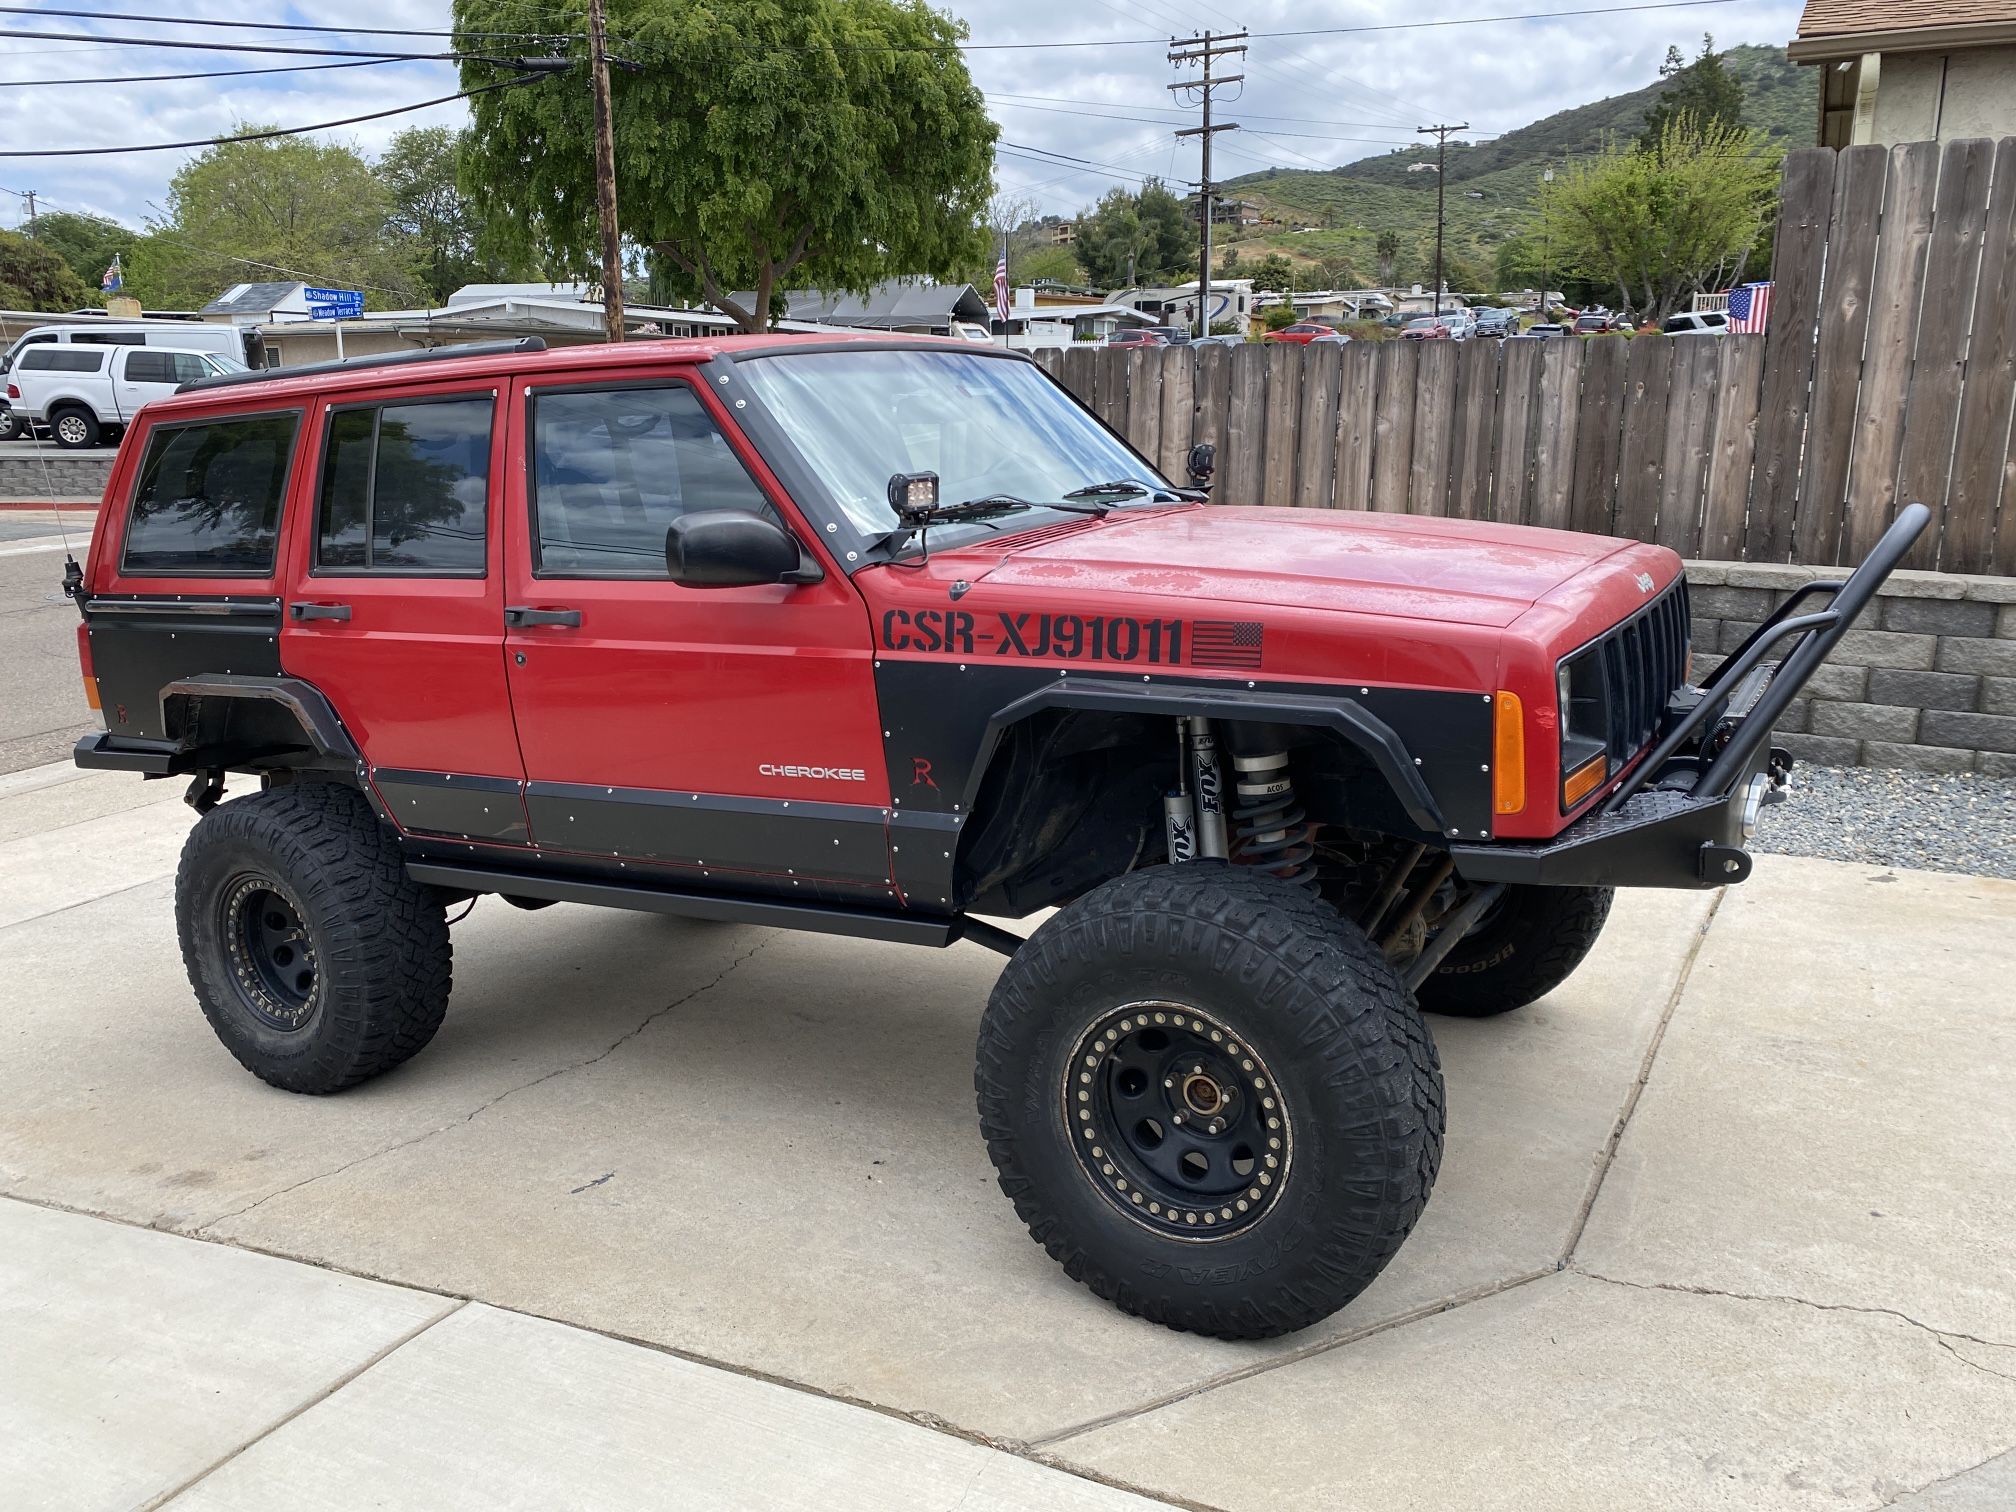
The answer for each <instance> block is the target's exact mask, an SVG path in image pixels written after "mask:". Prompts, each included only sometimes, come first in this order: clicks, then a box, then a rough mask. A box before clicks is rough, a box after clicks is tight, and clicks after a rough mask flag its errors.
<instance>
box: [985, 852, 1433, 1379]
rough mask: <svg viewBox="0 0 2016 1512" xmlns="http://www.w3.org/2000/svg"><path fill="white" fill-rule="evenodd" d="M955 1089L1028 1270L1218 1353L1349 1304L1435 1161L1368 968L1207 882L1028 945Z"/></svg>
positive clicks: (1416, 1069) (1392, 983)
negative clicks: (1018, 1229)
mask: <svg viewBox="0 0 2016 1512" xmlns="http://www.w3.org/2000/svg"><path fill="white" fill-rule="evenodd" d="M1123 1025H1125V1026H1127V1027H1124V1028H1123V1027H1122V1026H1123ZM1130 1078H1131V1079H1132V1080H1131V1082H1130ZM974 1081H975V1086H976V1089H977V1091H978V1094H979V1104H980V1123H981V1129H982V1132H983V1133H984V1134H985V1136H986V1139H987V1153H988V1155H989V1156H990V1157H991V1158H992V1160H993V1162H994V1166H995V1170H996V1171H997V1172H998V1174H999V1177H1000V1182H1001V1189H1002V1191H1004V1192H1005V1193H1007V1195H1008V1197H1009V1199H1010V1200H1011V1201H1012V1202H1013V1203H1014V1204H1015V1211H1016V1213H1017V1214H1018V1215H1019V1216H1020V1217H1021V1219H1022V1221H1023V1222H1024V1223H1026V1224H1027V1225H1028V1226H1029V1232H1030V1234H1031V1235H1032V1236H1033V1237H1034V1238H1035V1239H1036V1241H1037V1243H1039V1244H1041V1245H1042V1246H1043V1247H1044V1248H1045V1249H1046V1250H1048V1251H1049V1253H1050V1256H1051V1258H1052V1259H1054V1260H1056V1261H1057V1262H1058V1263H1059V1264H1060V1265H1062V1266H1063V1267H1064V1270H1065V1272H1066V1273H1067V1274H1068V1275H1070V1276H1071V1277H1072V1278H1073V1279H1074V1280H1077V1281H1080V1282H1082V1283H1084V1284H1085V1285H1086V1286H1087V1287H1089V1288H1091V1290H1092V1291H1094V1292H1096V1293H1097V1294H1098V1295H1099V1296H1101V1297H1104V1298H1106V1299H1107V1300H1109V1301H1111V1302H1113V1303H1115V1304H1117V1305H1118V1306H1119V1307H1120V1308H1122V1309H1123V1310H1125V1311H1127V1312H1130V1313H1135V1314H1137V1315H1139V1316H1141V1317H1143V1318H1147V1319H1150V1320H1152V1321H1154V1322H1157V1323H1161V1324H1165V1325H1167V1326H1168V1327H1170V1328H1177V1329H1184V1330H1188V1331H1191V1332H1195V1333H1204V1334H1213V1335H1216V1336H1217V1337H1219V1338H1226V1339H1257V1338H1268V1337H1271V1336H1273V1335H1276V1334H1283V1333H1288V1332H1290V1331H1292V1330H1294V1329H1298V1328H1305V1327H1307V1326H1308V1325H1309V1324H1311V1323H1314V1322H1316V1321H1318V1320H1319V1319H1321V1318H1324V1317H1327V1316H1328V1315H1329V1314H1331V1313H1333V1312H1335V1311H1336V1310H1337V1309H1338V1308H1340V1307H1342V1306H1344V1305H1345V1304H1346V1303H1347V1302H1349V1301H1350V1300H1351V1299H1352V1298H1353V1297H1355V1296H1357V1295H1358V1293H1359V1292H1361V1291H1363V1290H1364V1289H1365V1287H1366V1286H1367V1285H1369V1284H1370V1283H1371V1281H1372V1279H1373V1278H1374V1277H1375V1276H1377V1275H1378V1274H1379V1272H1380V1271H1381V1270H1383V1269H1384V1268H1385V1266H1386V1263H1387V1262H1388V1261H1389V1260H1391V1259H1392V1258H1393V1255H1394V1253H1395V1252H1396V1251H1397V1250H1398V1249H1399V1248H1400V1245H1401V1242H1402V1241H1403V1240H1405V1239H1406V1237H1407V1235H1408V1232H1409V1231H1410V1230H1411V1229H1412V1228H1413V1226H1414V1223H1415V1220H1416V1219H1417V1218H1419V1217H1420V1215H1421V1210H1422V1208H1423V1206H1424V1205H1425V1204H1426V1202H1427V1200H1428V1192H1429V1189H1430V1188H1431V1187H1432V1186H1433V1185H1434V1182H1435V1173H1436V1169H1437V1167H1438V1165H1439V1164H1440V1162H1441V1157H1442V1125H1443V1104H1442V1071H1441V1066H1440V1064H1439V1062H1438V1061H1437V1059H1436V1054H1435V1045H1434V1042H1433V1041H1432V1040H1431V1039H1430V1038H1429V1036H1428V1032H1427V1029H1426V1027H1425V1026H1424V1025H1423V1024H1422V1022H1421V1018H1420V1015H1419V1013H1418V1012H1416V1010H1415V1007H1414V1004H1413V1001H1412V1000H1411V999H1410V998H1409V996H1408V994H1407V992H1406V989H1405V988H1403V987H1402V986H1401V984H1400V982H1399V979H1398V978H1397V977H1395V976H1394V974H1393V971H1392V969H1391V968H1390V967H1389V966H1388V965H1387V964H1386V962H1385V960H1384V959H1383V958H1382V957H1381V955H1380V954H1379V952H1378V950H1377V949H1376V948H1375V947H1373V945H1372V944H1371V943H1370V942H1369V941H1367V940H1366V938H1365V937H1364V935H1363V934H1362V933H1361V932H1360V931H1359V930H1357V929H1356V927H1355V926H1353V925H1351V924H1349V923H1347V922H1346V921H1344V920H1342V919H1340V918H1339V917H1338V916H1337V914H1336V912H1335V911H1334V910H1332V909H1331V908H1329V907H1328V906H1327V905H1326V904H1324V903H1323V902H1322V901H1321V900H1320V899H1318V898H1317V897H1315V896H1314V895H1313V894H1311V893H1309V892H1307V891H1305V890H1303V889H1302V888H1299V887H1295V886H1291V885H1289V884H1287V883H1284V882H1282V881H1280V880H1279V879H1277V878H1274V877H1271V876H1267V875H1264V874H1262V873H1259V872H1255V871H1251V870H1248V869H1245V868H1241V867H1232V866H1228V865H1226V864H1225V863H1223V862H1209V861H1201V862H1190V863H1186V864H1184V865H1181V866H1159V867H1154V868H1151V869H1148V870H1145V871H1140V872H1135V873H1132V874H1130V875H1128V876H1125V877H1121V878H1119V879H1117V880H1115V881H1112V882H1108V883H1106V884H1105V885H1103V886H1101V887H1099V888H1096V889H1094V890H1093V891H1092V892H1090V893H1087V894H1086V895H1085V896H1084V897H1083V898H1080V899H1079V900H1078V901H1077V902H1075V903H1073V904H1071V905H1070V906H1069V907H1067V908H1065V909H1064V910H1063V911H1062V912H1061V913H1059V914H1058V915H1057V916H1056V917H1054V918H1052V919H1051V920H1049V921H1048V922H1047V923H1045V924H1044V925H1043V926H1042V927H1041V928H1040V929H1038V930H1037V931H1036V933H1035V934H1034V935H1033V936H1032V937H1031V938H1030V940H1029V942H1028V944H1027V945H1025V946H1024V947H1023V948H1022V949H1021V950H1019V951H1017V952H1016V954H1015V956H1014V958H1013V959H1012V960H1011V961H1010V962H1009V963H1008V967H1007V969H1006V970H1005V971H1004V972H1003V973H1002V974H1001V978H1000V981H999V982H998V983H997V984H996V986H995V988H994V993H993V996H992V998H991V999H990V1001H989V1002H988V1005H987V1010H986V1013H985V1015H984V1017H983V1018H982V1021H981V1027H980V1043H979V1054H978V1060H977V1068H976V1071H975V1076H974ZM1200 1105H1201V1107H1202V1108H1204V1109H1210V1110H1214V1111H1212V1112H1200ZM1179 1113H1181V1114H1184V1117H1183V1118H1177V1117H1176V1115H1177V1114H1179ZM1221 1123H1222V1124H1223V1125H1225V1126H1226V1132H1225V1133H1223V1134H1216V1135H1214V1134H1213V1133H1212V1132H1210V1131H1211V1129H1212V1126H1213V1125H1214V1124H1221ZM1178 1124H1182V1125H1183V1127H1182V1128H1180V1129H1179V1128H1178V1127H1176V1126H1177V1125H1178ZM1151 1125H1152V1126H1153V1127H1154V1129H1156V1130H1159V1131H1160V1132H1157V1133H1155V1135H1154V1140H1155V1142H1154V1144H1153V1145H1152V1146H1149V1145H1146V1144H1144V1143H1142V1141H1145V1140H1146V1138H1147V1136H1148V1132H1149V1128H1150V1126H1151ZM1116 1131H1117V1136H1116ZM1116 1137H1117V1142H1116ZM1277 1139H1278V1140H1279V1141H1280V1143H1279V1144H1278V1145H1276V1144H1274V1143H1273V1142H1272V1141H1274V1140H1277ZM1242 1147H1243V1148H1245V1149H1246V1150H1247V1153H1248V1159H1247V1162H1246V1167H1245V1168H1246V1169H1247V1170H1248V1171H1250V1173H1251V1174H1250V1175H1245V1176H1241V1175H1240V1174H1239V1169H1240V1160H1239V1159H1238V1157H1237V1151H1238V1150H1239V1149H1240V1148H1242ZM1193 1157H1194V1158H1195V1160H1196V1162H1197V1163H1196V1164H1195V1165H1194V1166H1193V1165H1190V1164H1188V1162H1190V1161H1191V1160H1192V1159H1193ZM1158 1163H1159V1164H1158ZM1172 1173H1173V1174H1172ZM1129 1177H1133V1178H1135V1179H1132V1180H1130V1179H1129ZM1228 1181H1229V1182H1231V1183H1234V1184H1235V1188H1234V1189H1233V1190H1229V1191H1228V1190H1225V1185H1226V1183H1227V1182H1228ZM1193 1185H1194V1186H1195V1188H1196V1190H1192V1187H1193ZM1207 1188H1209V1189H1214V1190H1206V1189H1207ZM1172 1190H1173V1191H1174V1193H1175V1195H1176V1196H1178V1197H1179V1198H1180V1199H1181V1201H1180V1203H1179V1204H1177V1205H1175V1206H1170V1205H1167V1204H1168V1202H1169V1198H1170V1196H1171V1194H1172ZM1151 1209H1159V1210H1160V1211H1159V1213H1158V1212H1154V1211H1151Z"/></svg>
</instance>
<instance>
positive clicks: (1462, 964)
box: [1416, 886, 1613, 1018]
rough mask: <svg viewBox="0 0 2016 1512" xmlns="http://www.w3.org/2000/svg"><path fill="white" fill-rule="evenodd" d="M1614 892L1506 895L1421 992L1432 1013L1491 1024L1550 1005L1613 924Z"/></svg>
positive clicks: (1546, 890) (1513, 891) (1509, 891)
mask: <svg viewBox="0 0 2016 1512" xmlns="http://www.w3.org/2000/svg"><path fill="white" fill-rule="evenodd" d="M1612 895H1613V890H1612V889H1610V888H1608V887H1517V886H1515V887H1508V888H1506V889H1505V897H1504V900H1503V901H1502V902H1501V903H1500V904H1499V905H1498V907H1497V908H1496V909H1495V910H1494V911H1493V912H1492V913H1491V914H1489V915H1487V916H1486V918H1485V920H1484V923H1483V924H1482V925H1481V926H1480V927H1479V928H1478V929H1477V930H1475V931H1474V932H1473V933H1472V934H1471V935H1470V936H1469V937H1468V938H1467V939H1465V940H1464V941H1463V942H1462V943H1461V944H1460V945H1458V946H1457V947H1456V948H1455V949H1454V950H1452V951H1450V952H1449V954H1448V956H1447V958H1446V959H1444V960H1443V962H1442V964H1441V966H1440V967H1438V968H1437V969H1436V970H1435V972H1434V973H1433V974H1432V975H1431V976H1430V977H1429V978H1428V980H1427V981H1425V982H1423V983H1422V984H1421V990H1420V992H1419V993H1417V994H1416V996H1417V997H1418V998H1419V999H1420V1002H1421V1006H1422V1008H1423V1009H1424V1010H1426V1011H1427V1012H1429V1013H1445V1014H1449V1015H1451V1016H1452V1017H1456V1018H1490V1017H1491V1016H1492V1015H1494V1014H1499V1013H1509V1012H1511V1011H1512V1010H1513V1009H1514V1008H1523V1007H1525V1006H1526V1005H1527V1004H1528V1003H1530V1002H1532V1001H1533V1000H1534V999H1535V998H1540V997H1545V996H1546V995H1547V994H1548V993H1550V992H1552V991H1553V990H1554V989H1555V988H1556V987H1559V986H1560V985H1561V984H1562V983H1563V982H1565V981H1567V980H1568V978H1569V977H1570V976H1571V975H1572V974H1573V973H1574V970H1575V968H1576V967H1577V966H1580V965H1581V964H1582V958H1583V957H1584V956H1586V955H1588V954H1589V949H1590V947H1591V946H1593V945H1594V944H1595V943H1596V937H1597V936H1598V935H1599V934H1601V933H1602V932H1603V921H1604V920H1605V919H1607V918H1609V917H1610V900H1611V897H1612Z"/></svg>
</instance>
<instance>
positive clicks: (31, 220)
mask: <svg viewBox="0 0 2016 1512" xmlns="http://www.w3.org/2000/svg"><path fill="white" fill-rule="evenodd" d="M21 197H22V198H23V199H25V200H27V201H28V234H29V235H30V236H33V235H34V234H35V191H34V190H33V189H28V190H24V191H23V192H22V196H21Z"/></svg>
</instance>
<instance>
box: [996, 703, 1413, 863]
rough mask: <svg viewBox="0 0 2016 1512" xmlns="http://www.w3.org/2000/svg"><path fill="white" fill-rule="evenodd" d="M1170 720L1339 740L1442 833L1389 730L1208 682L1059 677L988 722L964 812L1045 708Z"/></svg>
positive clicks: (1344, 710) (1374, 720) (1355, 716)
mask: <svg viewBox="0 0 2016 1512" xmlns="http://www.w3.org/2000/svg"><path fill="white" fill-rule="evenodd" d="M1053 709H1060V710H1083V711H1098V712H1104V713H1127V714H1154V715H1168V716H1170V717H1172V718H1175V717H1183V716H1191V715H1206V716H1209V717H1211V718H1214V719H1233V720H1241V721H1250V722H1253V723H1261V724H1287V725H1306V726H1309V727H1311V728H1315V729H1323V730H1328V731H1330V732H1332V733H1333V734H1336V735H1338V736H1340V737H1341V738H1342V739H1343V740H1344V741H1345V742H1347V743H1348V744H1350V745H1352V746H1355V747H1357V749H1359V750H1360V751H1362V752H1364V754H1365V755H1366V756H1367V757H1368V758H1369V759H1370V760H1371V762H1372V764H1373V766H1374V767H1375V768H1377V770H1378V772H1379V774H1380V776H1382V777H1384V778H1385V779H1386V781H1387V783H1388V784H1389V785H1390V786H1391V787H1392V789H1393V794H1394V796H1395V797H1396V798H1397V799H1398V800H1399V802H1400V805H1401V807H1402V808H1404V809H1405V810H1406V813H1407V817H1408V818H1409V819H1411V820H1413V822H1414V823H1415V824H1417V825H1419V826H1420V828H1421V829H1422V830H1423V831H1425V832H1426V833H1428V834H1431V835H1439V834H1442V833H1444V831H1445V829H1446V825H1445V822H1444V820H1443V816H1442V809H1441V806H1440V805H1439V804H1438V803H1436V801H1435V795H1434V794H1433V793H1432V792H1430V791H1429V788H1428V784H1427V782H1426V781H1425V780H1423V778H1422V776H1421V771H1420V768H1419V767H1418V766H1417V765H1416V764H1415V761H1414V758H1413V757H1412V756H1411V755H1410V754H1409V753H1408V750H1407V747H1406V745H1405V743H1404V742H1403V741H1402V740H1401V739H1400V737H1399V736H1398V735H1397V734H1395V733H1394V731H1393V727H1392V726H1391V725H1389V724H1387V723H1386V722H1385V721H1384V720H1382V719H1380V718H1379V717H1378V716H1377V715H1375V714H1372V713H1371V712H1369V711H1368V710H1366V709H1363V708H1360V707H1358V706H1357V705H1356V704H1353V703H1350V702H1348V701H1345V700H1341V699H1337V698H1331V697H1323V696H1321V695H1315V694H1307V693H1283V692H1278V691H1273V690H1265V689H1258V690H1256V689H1246V688H1231V687H1223V686H1216V685H1210V684H1197V683H1192V684H1187V685H1179V684H1172V683H1164V684H1162V685H1160V686H1157V685H1156V684H1153V683H1125V682H1117V681H1115V680H1113V679H1112V678H1103V677H1060V678H1058V679H1057V680H1056V681H1055V682H1050V683H1046V684H1044V685H1043V686H1042V687H1040V688H1036V689H1033V690H1032V691H1030V692H1028V693H1025V694H1023V695H1022V696H1021V697H1020V698H1017V699H1015V700H1014V701H1013V702H1011V703H1008V704H1006V705H1004V706H1003V707H1002V708H1000V709H999V710H997V711H996V712H995V714H994V715H993V716H992V717H991V718H990V719H989V720H988V721H987V729H986V732H985V733H984V734H983V735H982V737H981V740H980V748H979V750H978V751H976V752H975V753H974V758H973V767H972V772H971V774H970V775H969V777H968V779H967V787H966V793H965V797H964V805H965V810H964V811H965V812H967V813H971V812H972V811H973V804H974V800H975V799H976V798H977V797H978V795H979V791H980V783H981V781H982V780H983V779H984V778H985V776H986V774H987V768H988V766H989V765H990V764H991V763H992V761H993V759H994V752H995V749H996V747H997V746H999V744H1000V742H1001V737H1002V735H1003V733H1004V732H1005V731H1006V730H1007V729H1008V728H1009V726H1011V725H1014V724H1018V723H1020V722H1021V721H1022V720H1025V719H1027V718H1029V717H1030V716H1031V715H1033V714H1038V713H1042V712H1044V711H1046V710H1053Z"/></svg>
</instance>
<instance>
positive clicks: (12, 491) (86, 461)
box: [0, 446, 116, 503]
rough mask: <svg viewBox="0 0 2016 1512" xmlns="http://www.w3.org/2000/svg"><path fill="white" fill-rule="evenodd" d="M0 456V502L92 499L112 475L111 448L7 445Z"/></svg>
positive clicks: (103, 487) (101, 492) (114, 453)
mask: <svg viewBox="0 0 2016 1512" xmlns="http://www.w3.org/2000/svg"><path fill="white" fill-rule="evenodd" d="M8 450H9V451H10V452H12V453H15V455H11V456H5V457H0V503H5V502H8V501H20V500H24V499H96V498H98V497H100V496H101V495H102V494H103V493H104V492H105V480H106V479H107V478H109V477H111V476H112V458H113V457H114V456H115V455H116V451H115V449H114V448H112V447H110V446H102V447H99V448H97V449H96V450H94V451H87V452H59V451H57V450H56V449H55V448H54V447H48V446H42V447H36V448H34V449H32V450H30V449H28V448H25V447H9V448H8Z"/></svg>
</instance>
